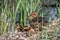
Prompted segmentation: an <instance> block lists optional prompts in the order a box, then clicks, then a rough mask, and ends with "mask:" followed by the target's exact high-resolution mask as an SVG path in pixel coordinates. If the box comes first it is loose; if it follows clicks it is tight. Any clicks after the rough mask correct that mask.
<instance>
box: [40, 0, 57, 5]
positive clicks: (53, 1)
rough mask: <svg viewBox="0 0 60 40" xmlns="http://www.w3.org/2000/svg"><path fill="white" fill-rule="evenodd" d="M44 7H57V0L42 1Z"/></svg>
mask: <svg viewBox="0 0 60 40" xmlns="http://www.w3.org/2000/svg"><path fill="white" fill-rule="evenodd" d="M41 3H42V5H43V6H45V5H47V6H49V5H56V0H41Z"/></svg>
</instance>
